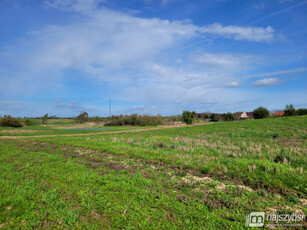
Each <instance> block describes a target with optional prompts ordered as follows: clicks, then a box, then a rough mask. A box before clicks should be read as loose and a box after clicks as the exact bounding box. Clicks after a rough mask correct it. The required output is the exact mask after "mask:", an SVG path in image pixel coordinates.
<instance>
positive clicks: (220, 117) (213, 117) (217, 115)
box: [210, 113, 223, 122]
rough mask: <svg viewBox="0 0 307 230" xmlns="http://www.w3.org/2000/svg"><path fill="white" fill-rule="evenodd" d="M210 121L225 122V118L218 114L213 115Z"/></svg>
mask: <svg viewBox="0 0 307 230" xmlns="http://www.w3.org/2000/svg"><path fill="white" fill-rule="evenodd" d="M210 119H211V121H214V122H217V121H222V120H223V116H222V115H220V114H217V113H212V114H211V115H210Z"/></svg>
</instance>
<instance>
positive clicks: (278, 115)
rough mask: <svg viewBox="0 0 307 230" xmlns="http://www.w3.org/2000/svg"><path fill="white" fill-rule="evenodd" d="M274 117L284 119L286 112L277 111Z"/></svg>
mask: <svg viewBox="0 0 307 230" xmlns="http://www.w3.org/2000/svg"><path fill="white" fill-rule="evenodd" d="M273 116H274V117H283V116H285V112H284V111H276V112H275V113H273Z"/></svg>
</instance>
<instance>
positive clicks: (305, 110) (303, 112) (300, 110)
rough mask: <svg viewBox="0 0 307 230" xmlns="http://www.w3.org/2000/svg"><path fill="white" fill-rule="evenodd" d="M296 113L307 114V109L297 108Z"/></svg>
mask: <svg viewBox="0 0 307 230" xmlns="http://www.w3.org/2000/svg"><path fill="white" fill-rule="evenodd" d="M296 115H299V116H303V115H307V109H303V108H300V109H298V110H296Z"/></svg>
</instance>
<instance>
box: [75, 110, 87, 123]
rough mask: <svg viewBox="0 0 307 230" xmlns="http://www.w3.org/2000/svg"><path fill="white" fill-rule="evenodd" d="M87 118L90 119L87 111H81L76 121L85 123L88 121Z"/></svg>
mask: <svg viewBox="0 0 307 230" xmlns="http://www.w3.org/2000/svg"><path fill="white" fill-rule="evenodd" d="M87 120H88V113H87V112H83V113H80V115H79V116H77V117H76V122H78V123H85V122H87Z"/></svg>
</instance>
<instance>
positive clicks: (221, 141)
mask: <svg viewBox="0 0 307 230" xmlns="http://www.w3.org/2000/svg"><path fill="white" fill-rule="evenodd" d="M112 128H113V127H112ZM306 128H307V117H306V116H305V117H291V118H274V119H264V120H253V121H242V122H229V123H216V124H212V125H201V126H193V127H184V128H175V129H164V130H154V131H144V132H137V133H116V134H100V135H93V136H74V137H52V138H50V137H42V138H35V139H34V138H33V139H25V140H22V139H20V140H18V139H14V140H13V139H12V140H4V139H3V140H2V139H0V226H2V228H4V229H12V228H17V229H18V228H21V229H28V228H41V229H42V228H60V229H62V228H68V229H70V228H82V229H83V228H84V229H97V228H98V229H101V228H112V229H118V228H128V229H136V228H140V229H200V228H202V229H243V228H244V225H245V216H246V215H247V214H248V213H250V212H252V211H267V212H273V211H272V210H277V211H279V212H282V213H284V212H286V213H289V212H292V211H295V210H296V211H299V212H305V213H306V211H307V208H306V205H304V204H305V203H304V202H306V199H307V190H306V188H307V173H306V170H307V169H306V167H307V155H306V152H307V151H306V150H307V146H306V144H307V141H306V138H304V137H305V136H306V134H307V129H306Z"/></svg>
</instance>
